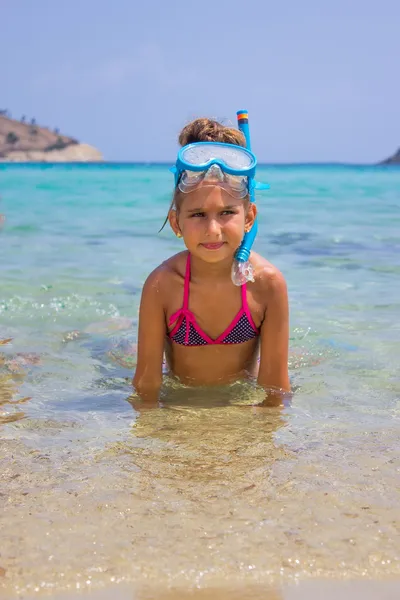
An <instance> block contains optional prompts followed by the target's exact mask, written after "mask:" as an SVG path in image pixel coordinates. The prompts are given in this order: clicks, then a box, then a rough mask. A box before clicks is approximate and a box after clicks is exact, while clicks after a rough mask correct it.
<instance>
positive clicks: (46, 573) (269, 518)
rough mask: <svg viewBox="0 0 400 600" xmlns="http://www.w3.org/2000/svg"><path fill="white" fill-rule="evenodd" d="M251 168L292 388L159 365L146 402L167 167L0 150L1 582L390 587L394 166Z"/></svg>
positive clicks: (328, 589) (178, 593)
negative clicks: (146, 404) (144, 406)
mask: <svg viewBox="0 0 400 600" xmlns="http://www.w3.org/2000/svg"><path fill="white" fill-rule="evenodd" d="M258 179H259V180H260V181H268V182H269V183H270V185H271V190H270V191H269V192H267V193H264V194H262V195H261V194H260V196H259V197H258V198H257V203H258V208H259V219H260V225H259V234H258V237H257V240H256V243H255V247H254V249H255V250H256V251H257V252H259V253H261V254H262V255H264V256H266V257H267V258H268V259H269V260H270V261H271V262H273V263H274V264H276V265H277V266H278V268H279V269H280V270H281V271H282V272H283V273H284V275H285V277H286V280H287V282H288V290H289V300H290V359H289V367H290V377H291V382H292V386H293V389H294V392H295V393H294V397H293V400H292V402H291V403H290V404H289V405H287V406H285V407H281V408H265V409H260V408H257V407H256V404H257V403H259V402H260V401H261V399H262V392H261V391H260V390H259V389H257V387H256V386H255V385H253V384H252V383H251V382H247V383H243V382H236V383H233V384H232V385H230V386H227V387H225V388H210V389H208V388H207V389H194V388H189V387H184V386H181V385H178V384H177V383H176V382H175V381H172V380H170V379H168V378H167V377H166V378H165V385H164V386H163V390H162V397H161V404H160V406H159V407H158V408H156V409H152V410H147V411H146V410H144V411H143V410H138V405H137V402H136V399H135V397H134V396H133V395H132V388H131V384H130V381H131V378H132V374H133V372H134V365H135V357H136V342H137V338H136V334H137V330H136V329H137V315H138V306H139V300H140V292H141V287H142V285H143V282H144V280H145V278H146V276H147V275H148V273H149V272H150V271H151V270H152V269H153V268H155V267H156V266H157V265H158V264H159V263H160V262H161V261H162V260H164V259H165V258H167V257H168V256H170V255H171V254H173V253H174V252H178V251H180V250H181V249H183V242H182V241H181V240H178V239H176V238H175V237H174V236H173V235H172V233H171V232H170V231H169V230H168V229H167V228H165V230H164V231H163V232H162V233H158V230H159V228H160V227H161V225H162V223H163V221H164V219H165V216H166V213H167V210H168V206H169V203H170V200H171V194H172V177H171V174H170V173H169V172H168V168H167V165H123V164H121V165H120V164H106V163H105V164H103V165H86V164H82V165H74V164H70V165H57V166H56V165H50V164H49V165H29V164H26V165H18V164H15V165H6V164H1V165H0V182H1V183H0V196H1V198H0V213H2V214H3V215H4V216H5V221H4V223H3V224H2V226H1V229H0V256H1V257H2V258H1V263H2V285H1V290H0V340H3V343H2V345H0V506H1V510H0V531H1V554H0V591H1V594H2V596H1V597H4V598H12V597H20V598H33V597H35V598H37V597H41V596H51V597H54V598H65V599H67V598H68V599H70V598H75V597H76V596H77V595H79V594H81V593H82V592H85V593H87V594H88V596H87V597H88V598H90V597H93V598H98V600H100V599H104V600H106V599H108V598H111V597H112V598H113V600H117V599H118V598H121V599H122V598H132V600H133V599H134V598H138V599H140V598H147V597H157V598H165V599H167V598H168V599H169V598H171V600H172V598H176V599H178V598H192V597H193V598H199V600H200V599H203V598H208V597H210V598H211V597H213V598H220V599H221V600H223V599H224V598H225V597H226V598H227V597H228V596H229V598H235V594H236V595H237V597H238V598H239V597H240V598H246V597H249V598H250V597H251V598H258V597H260V598H269V597H270V598H271V600H272V599H273V600H275V599H276V600H278V599H279V600H281V599H282V600H303V598H310V599H312V598H319V597H321V596H323V597H324V599H325V600H330V598H331V597H332V598H333V597H335V598H336V597H338V596H339V597H340V598H344V599H347V598H358V597H362V598H363V600H367V599H368V600H369V598H379V599H380V600H381V599H385V598H387V599H388V600H389V599H390V600H391V599H392V598H395V597H396V598H397V597H398V596H399V593H400V508H399V507H400V483H399V482H400V458H399V456H400V377H399V361H400V325H399V314H400V300H399V298H400V260H399V256H400V233H399V232H400V196H399V191H398V190H399V189H400V169H399V168H394V167H393V168H390V167H361V166H359V167H358V166H340V165H303V166H301V165H298V166H284V165H281V166H279V165H278V166H261V167H260V168H259V170H258ZM152 594H153V596H152Z"/></svg>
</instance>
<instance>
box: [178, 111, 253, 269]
mask: <svg viewBox="0 0 400 600" xmlns="http://www.w3.org/2000/svg"><path fill="white" fill-rule="evenodd" d="M196 142H220V143H225V144H233V145H236V146H242V147H245V146H246V140H245V138H244V135H243V134H242V132H241V131H240V130H238V129H235V128H232V127H226V126H224V125H222V124H221V123H218V122H217V121H214V120H212V119H196V120H194V121H192V122H191V123H189V124H188V125H186V126H185V127H184V128H183V129H182V131H181V133H180V135H179V143H180V145H181V146H186V145H187V144H192V143H196ZM209 171H210V172H211V175H209V174H207V177H206V178H204V179H203V180H202V181H201V182H200V183H199V184H198V185H196V186H194V187H193V188H190V187H189V186H188V189H189V190H190V191H189V192H185V193H184V192H182V191H181V189H179V187H178V186H177V187H176V188H175V191H174V196H173V200H172V204H171V208H170V211H169V214H168V220H169V223H170V225H171V228H172V230H173V231H174V233H175V234H176V235H177V236H178V237H183V238H184V242H185V244H186V247H187V248H188V250H189V251H190V252H191V253H192V254H195V255H198V256H199V257H201V258H203V259H204V260H206V261H207V262H218V261H220V260H222V259H223V258H226V257H228V256H232V257H233V255H234V253H235V251H236V249H237V248H238V247H239V245H240V243H241V241H242V239H243V235H244V232H245V231H248V230H249V229H251V226H252V225H253V222H254V219H255V216H256V207H255V205H254V204H253V203H251V202H250V199H249V195H248V193H246V191H245V192H244V193H245V194H246V195H245V197H244V198H243V197H241V195H240V194H239V195H238V194H237V193H236V192H235V190H234V187H233V185H234V183H235V182H234V181H233V180H234V178H232V186H231V185H230V183H231V182H230V178H229V176H228V177H224V178H222V179H221V178H220V177H218V172H216V173H215V176H214V174H213V172H212V168H211V169H210V170H209ZM216 171H218V168H217V170H216ZM180 187H182V186H180ZM242 196H243V194H242Z"/></svg>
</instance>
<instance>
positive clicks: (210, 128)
mask: <svg viewBox="0 0 400 600" xmlns="http://www.w3.org/2000/svg"><path fill="white" fill-rule="evenodd" d="M196 142H223V143H225V144H235V145H236V146H244V147H246V140H245V137H244V135H243V133H242V132H241V131H240V130H239V129H235V128H234V127H225V125H222V124H221V123H218V121H214V120H213V119H206V118H203V119H195V120H194V121H191V122H190V123H188V124H187V125H186V126H185V127H184V128H183V129H182V131H181V132H180V134H179V143H180V145H181V146H186V145H187V144H194V143H196Z"/></svg>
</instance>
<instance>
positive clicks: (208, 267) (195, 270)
mask: <svg viewBox="0 0 400 600" xmlns="http://www.w3.org/2000/svg"><path fill="white" fill-rule="evenodd" d="M232 262H233V257H228V258H225V259H224V260H221V261H219V262H217V263H208V262H205V261H204V260H201V259H200V258H197V257H196V256H193V254H190V275H191V279H192V280H199V279H201V280H202V281H205V280H207V281H216V280H218V281H223V280H227V279H229V280H230V279H231V271H232Z"/></svg>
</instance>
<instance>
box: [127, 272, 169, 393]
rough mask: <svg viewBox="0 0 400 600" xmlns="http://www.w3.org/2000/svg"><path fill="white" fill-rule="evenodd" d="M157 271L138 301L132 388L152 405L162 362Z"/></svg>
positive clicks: (161, 311) (162, 325) (161, 314)
mask: <svg viewBox="0 0 400 600" xmlns="http://www.w3.org/2000/svg"><path fill="white" fill-rule="evenodd" d="M160 277H161V274H160V271H159V270H158V269H157V270H156V271H153V273H151V274H150V275H149V277H148V278H147V280H146V282H145V284H144V286H143V290H142V298H141V301H140V310H139V335H138V357H137V365H136V371H135V375H134V377H133V381H132V383H133V386H134V388H135V390H136V392H137V393H138V394H139V396H140V397H141V399H142V400H145V401H150V402H154V401H156V400H158V394H159V391H160V387H161V382H162V361H163V354H164V339H165V334H166V325H165V314H164V306H163V299H162V296H163V294H162V293H161V290H160V287H161V286H160Z"/></svg>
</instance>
